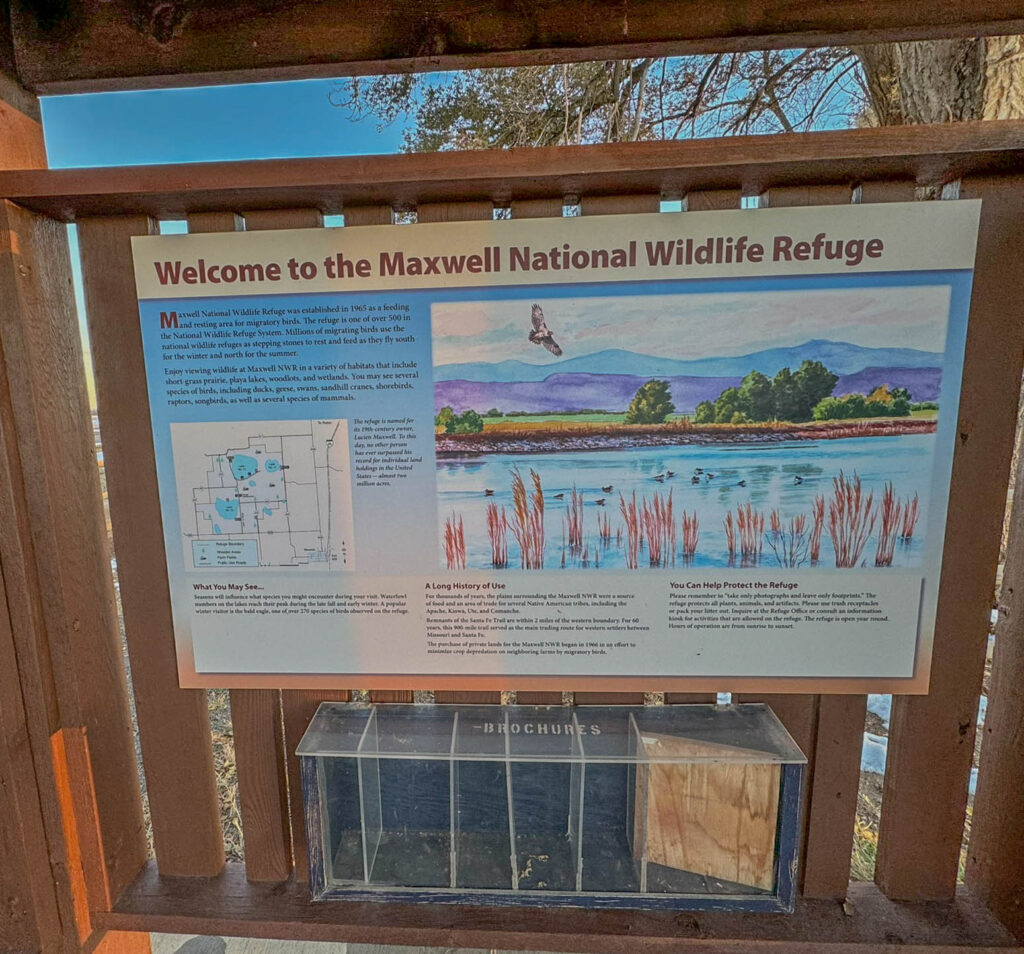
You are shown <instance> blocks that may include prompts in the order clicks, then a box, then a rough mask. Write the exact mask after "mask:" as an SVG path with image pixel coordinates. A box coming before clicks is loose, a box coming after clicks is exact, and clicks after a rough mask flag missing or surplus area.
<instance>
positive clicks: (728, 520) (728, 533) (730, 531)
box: [725, 510, 736, 563]
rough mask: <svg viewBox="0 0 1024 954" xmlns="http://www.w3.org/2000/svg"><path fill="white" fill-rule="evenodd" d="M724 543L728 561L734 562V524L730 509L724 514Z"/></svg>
mask: <svg viewBox="0 0 1024 954" xmlns="http://www.w3.org/2000/svg"><path fill="white" fill-rule="evenodd" d="M725 543H726V546H728V548H729V562H730V563H735V562H736V525H735V523H733V519H732V511H731V510H730V511H729V512H728V513H726V515H725Z"/></svg>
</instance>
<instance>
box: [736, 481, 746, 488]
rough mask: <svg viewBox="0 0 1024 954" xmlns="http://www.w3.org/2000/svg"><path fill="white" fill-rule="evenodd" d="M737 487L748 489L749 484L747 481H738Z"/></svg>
mask: <svg viewBox="0 0 1024 954" xmlns="http://www.w3.org/2000/svg"><path fill="white" fill-rule="evenodd" d="M736 486H737V487H746V486H747V482H746V481H745V480H738V481H736Z"/></svg>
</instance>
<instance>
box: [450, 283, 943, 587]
mask: <svg viewBox="0 0 1024 954" xmlns="http://www.w3.org/2000/svg"><path fill="white" fill-rule="evenodd" d="M536 291H537V293H536V295H535V296H534V297H532V298H529V299H524V298H521V297H520V298H516V299H506V300H485V301H458V302H444V303H437V304H435V305H434V306H433V310H432V325H433V327H432V332H433V343H434V402H435V407H434V410H435V415H436V416H435V447H436V456H437V484H438V534H439V539H440V562H441V565H442V566H443V567H447V568H450V569H463V568H474V569H491V568H504V567H509V568H522V569H543V568H547V569H555V568H559V567H566V568H570V567H572V568H601V567H605V568H615V569H636V568H640V567H654V568H665V567H679V566H697V567H716V566H722V567H729V566H736V567H758V566H760V567H787V568H796V567H821V568H825V567H830V568H848V567H862V566H870V567H875V566H877V567H890V566H902V567H913V566H918V565H920V562H921V557H922V551H923V527H924V515H925V514H926V512H927V508H928V502H929V501H928V498H929V488H930V486H931V479H932V472H933V467H934V463H933V462H934V453H935V447H934V444H935V430H936V422H937V418H938V413H939V404H940V399H941V395H942V377H943V374H942V368H943V363H944V349H945V341H946V326H947V320H948V315H949V305H950V292H949V288H948V286H945V285H913V286H896V287H892V286H887V287H881V286H880V287H861V286H858V287H846V288H812V289H807V288H800V289H790V290H778V291H776V290H760V291H749V292H748V291H731V290H730V291H723V292H709V293H700V294H692V293H691V294H685V293H684V294H630V295H622V294H608V295H594V296H590V297H579V298H569V297H545V294H544V292H545V290H544V289H537V290H536ZM538 315H539V318H538Z"/></svg>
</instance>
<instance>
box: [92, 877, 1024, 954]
mask: <svg viewBox="0 0 1024 954" xmlns="http://www.w3.org/2000/svg"><path fill="white" fill-rule="evenodd" d="M97 917H98V918H99V920H100V921H101V923H102V925H103V926H104V927H106V928H109V929H111V930H131V931H143V930H144V931H160V932H169V933H181V934H214V935H237V936H242V937H261V938H281V939H294V940H303V941H351V942H357V943H367V944H402V945H425V946H434V947H445V948H485V949H493V948H499V949H501V948H503V949H517V950H519V949H525V950H540V951H577V952H592V954H637V952H646V951H664V952H665V954H669V952H678V951H682V950H684V949H685V950H686V951H691V952H707V954H764V952H765V951H766V950H767V951H779V952H783V951H784V952H785V954H880V952H882V951H888V952H892V954H951V952H954V951H956V952H963V954H1021V952H1022V951H1024V949H1022V948H1019V947H1014V946H1013V944H1014V942H1013V938H1012V937H1011V936H1010V935H1009V934H1008V933H1007V931H1006V930H1005V928H1003V927H1002V925H1000V924H999V923H998V922H997V921H996V920H995V918H993V917H992V916H991V915H990V914H989V913H988V912H987V911H986V910H985V909H984V908H983V907H982V906H981V905H979V904H978V903H977V902H976V901H973V900H971V898H970V896H969V895H960V896H958V898H957V899H956V900H955V901H953V902H949V903H945V904H897V903H894V902H891V901H888V900H886V899H885V898H884V897H883V896H882V894H881V893H880V892H879V891H878V890H877V889H876V888H875V887H874V886H873V885H870V884H858V885H852V886H851V889H850V900H849V904H848V905H847V906H845V908H844V906H843V905H841V904H839V903H837V902H834V901H798V902H797V908H796V913H795V914H792V915H784V914H780V915H764V914H725V913H722V912H715V913H712V912H699V911H698V912H686V913H685V914H680V912H677V911H662V912H642V911H608V910H595V909H591V910H586V909H580V908H551V907H543V906H538V907H533V908H508V907H505V908H501V907H466V906H462V905H453V904H419V905H413V904H397V903H389V904H379V903H376V902H372V901H370V902H327V903H320V904H310V903H309V895H308V888H307V886H306V885H304V884H298V883H297V882H295V881H289V882H287V883H285V884H282V885H263V884H247V883H246V881H245V872H244V870H243V869H242V866H241V865H238V864H229V865H228V866H227V868H226V869H225V871H224V874H222V875H221V876H220V877H218V878H215V879H195V878H170V879H163V880H161V879H160V877H159V876H158V875H157V873H156V871H155V868H154V867H153V866H151V867H150V869H149V870H147V871H146V872H145V873H144V874H143V875H142V876H141V877H140V878H138V879H137V880H136V882H135V883H134V884H133V885H132V886H131V888H130V889H129V890H128V891H126V892H125V893H124V895H122V897H121V898H120V900H119V901H118V902H117V904H116V905H115V906H114V909H113V910H112V911H111V912H108V913H104V914H102V915H98V916H97ZM681 942H685V944H684V943H681Z"/></svg>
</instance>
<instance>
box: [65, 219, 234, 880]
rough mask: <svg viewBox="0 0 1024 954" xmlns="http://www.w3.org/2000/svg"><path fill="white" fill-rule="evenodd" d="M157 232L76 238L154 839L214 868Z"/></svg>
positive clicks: (117, 231)
mask: <svg viewBox="0 0 1024 954" xmlns="http://www.w3.org/2000/svg"><path fill="white" fill-rule="evenodd" d="M154 229H155V223H153V222H152V220H150V219H148V218H144V217H130V218H119V219H102V218H100V219H88V220H84V221H82V222H80V223H79V226H78V238H79V242H80V245H81V254H82V274H83V278H84V284H85V300H86V311H87V314H88V319H89V336H90V339H91V341H92V351H93V364H94V366H95V370H96V391H97V398H98V401H99V414H100V420H101V421H102V422H103V426H104V428H105V430H104V433H103V448H104V470H105V471H106V475H107V489H108V492H109V495H110V516H111V520H112V522H113V527H114V542H115V546H116V549H117V554H118V558H119V561H118V572H119V576H120V580H121V602H122V606H123V609H124V625H125V636H126V639H127V642H128V649H129V653H130V655H131V666H132V683H133V686H134V690H135V710H136V716H137V719H138V725H139V736H140V740H141V743H142V757H143V764H144V767H145V770H146V780H147V783H148V785H147V788H148V796H149V808H150V815H151V818H152V822H153V842H154V845H155V848H156V855H157V859H158V861H159V862H160V865H161V868H162V870H163V872H164V873H165V874H168V875H171V874H175V875H213V874H216V873H217V872H218V871H220V869H221V866H222V865H223V863H224V848H223V842H222V838H221V826H220V807H219V804H218V802H217V783H216V778H215V776H214V768H213V748H212V745H211V741H210V720H209V713H208V711H207V705H206V693H205V692H202V691H199V690H194V689H191V690H189V689H179V688H178V674H177V665H176V659H175V649H174V627H173V623H172V619H171V602H170V593H169V590H168V583H167V561H166V557H165V555H164V547H163V528H162V524H161V517H160V502H159V498H158V495H157V486H156V462H155V460H154V456H153V433H152V427H151V425H150V418H149V398H148V392H147V390H146V372H145V364H144V361H143V355H142V332H141V329H140V327H139V312H138V299H137V298H136V295H135V277H134V274H133V273H132V264H131V244H130V243H131V237H132V236H133V235H146V234H148V233H149V232H150V231H152V230H154ZM94 756H95V752H94Z"/></svg>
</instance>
